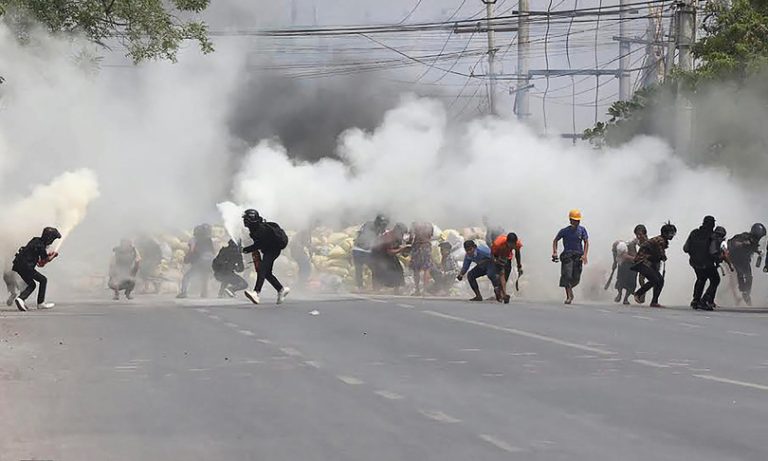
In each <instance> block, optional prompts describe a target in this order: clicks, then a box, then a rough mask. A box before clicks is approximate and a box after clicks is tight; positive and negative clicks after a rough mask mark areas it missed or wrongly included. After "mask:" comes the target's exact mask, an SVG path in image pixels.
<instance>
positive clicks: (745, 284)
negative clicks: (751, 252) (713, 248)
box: [731, 255, 752, 295]
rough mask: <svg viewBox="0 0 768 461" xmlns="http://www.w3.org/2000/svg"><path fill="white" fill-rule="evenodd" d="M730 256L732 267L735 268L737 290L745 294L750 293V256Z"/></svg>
mask: <svg viewBox="0 0 768 461" xmlns="http://www.w3.org/2000/svg"><path fill="white" fill-rule="evenodd" d="M731 257H732V261H733V268H734V269H736V280H738V282H739V291H740V292H742V293H746V294H747V295H749V294H751V293H752V261H751V259H752V258H749V257H746V258H744V257H741V258H739V257H735V258H734V257H733V255H732V256H731Z"/></svg>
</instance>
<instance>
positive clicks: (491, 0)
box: [483, 0, 496, 115]
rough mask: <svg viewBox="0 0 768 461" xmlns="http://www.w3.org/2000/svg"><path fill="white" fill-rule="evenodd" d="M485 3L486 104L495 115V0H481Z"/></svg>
mask: <svg viewBox="0 0 768 461" xmlns="http://www.w3.org/2000/svg"><path fill="white" fill-rule="evenodd" d="M483 3H485V16H486V21H487V25H488V27H487V28H488V106H489V109H490V112H491V115H496V63H495V60H496V44H495V43H494V41H495V38H496V37H495V35H496V34H495V31H494V29H493V23H492V21H493V7H494V5H495V4H496V0H483Z"/></svg>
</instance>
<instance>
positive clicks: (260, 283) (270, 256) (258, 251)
mask: <svg viewBox="0 0 768 461" xmlns="http://www.w3.org/2000/svg"><path fill="white" fill-rule="evenodd" d="M243 224H244V225H245V227H246V228H248V232H249V233H250V235H251V239H253V244H252V245H250V246H247V247H245V248H243V253H246V254H248V253H253V254H255V255H258V256H260V258H261V259H260V261H259V267H258V271H257V276H256V286H255V287H254V291H250V290H245V297H246V298H248V299H249V300H250V301H251V302H252V303H253V304H259V302H260V300H259V295H260V294H261V289H262V288H263V287H264V281H267V282H269V284H270V285H272V287H273V288H274V289H275V291H277V304H282V303H283V301H285V297H286V296H288V293H289V292H290V291H291V289H290V288H288V287H284V286H283V285H282V284H281V283H280V281H279V280H278V279H277V277H275V274H274V273H273V272H272V271H273V270H274V266H275V260H276V259H277V258H279V257H280V252H281V251H283V250H284V249H285V248H286V247H287V246H288V236H287V235H286V233H285V231H284V230H283V228H282V227H280V225H279V224H277V223H275V222H269V221H267V220H266V219H264V218H262V217H261V216H260V215H259V212H258V211H256V210H254V209H248V210H245V213H243Z"/></svg>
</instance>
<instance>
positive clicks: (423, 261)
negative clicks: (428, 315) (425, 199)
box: [409, 222, 435, 296]
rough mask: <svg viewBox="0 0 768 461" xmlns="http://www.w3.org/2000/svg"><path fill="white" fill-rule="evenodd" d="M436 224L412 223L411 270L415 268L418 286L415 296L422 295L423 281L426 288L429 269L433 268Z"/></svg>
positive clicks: (414, 273)
mask: <svg viewBox="0 0 768 461" xmlns="http://www.w3.org/2000/svg"><path fill="white" fill-rule="evenodd" d="M434 232H435V231H434V226H432V224H431V223H427V222H421V223H416V222H415V223H413V224H412V225H411V239H410V242H409V243H410V245H411V270H413V282H414V285H415V288H416V291H414V293H413V296H421V283H422V281H423V282H424V287H425V288H426V286H427V282H428V281H429V271H430V270H431V269H432V237H433V235H434Z"/></svg>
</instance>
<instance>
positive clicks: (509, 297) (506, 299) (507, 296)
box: [504, 295, 512, 304]
mask: <svg viewBox="0 0 768 461" xmlns="http://www.w3.org/2000/svg"><path fill="white" fill-rule="evenodd" d="M510 299H512V297H511V296H509V295H506V296H504V304H509V300H510Z"/></svg>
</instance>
